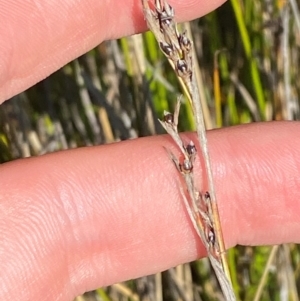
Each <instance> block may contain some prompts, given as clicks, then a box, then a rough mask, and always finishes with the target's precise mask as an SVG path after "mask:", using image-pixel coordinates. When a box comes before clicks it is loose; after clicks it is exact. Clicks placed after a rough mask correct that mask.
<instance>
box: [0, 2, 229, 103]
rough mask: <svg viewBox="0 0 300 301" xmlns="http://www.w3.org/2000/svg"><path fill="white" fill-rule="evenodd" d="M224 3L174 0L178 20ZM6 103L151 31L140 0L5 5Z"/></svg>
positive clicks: (1, 83)
mask: <svg viewBox="0 0 300 301" xmlns="http://www.w3.org/2000/svg"><path fill="white" fill-rule="evenodd" d="M223 2H224V1H222V0H214V1H207V0H202V1H199V0H184V1H183V0H170V4H171V5H173V6H174V8H175V10H176V18H177V20H178V21H183V20H185V21H186V20H191V19H194V18H197V17H200V16H202V15H204V14H206V13H208V12H209V11H211V10H213V9H215V8H217V7H218V6H219V5H221V4H222V3H223ZM0 7H1V9H0V19H1V24H2V26H0V35H1V42H0V66H1V68H0V103H1V102H3V101H4V100H6V99H8V98H9V97H12V96H13V95H16V94H17V93H19V92H22V91H24V90H25V89H27V88H29V87H30V86H32V85H33V84H35V83H37V82H38V81H40V80H42V79H44V78H45V77H46V76H48V75H49V74H51V73H53V72H54V71H56V70H57V69H59V68H61V66H63V65H64V64H66V63H68V62H70V61H71V60H73V59H75V58H76V57H78V56H80V55H82V54H84V53H85V52H87V51H88V50H90V49H92V48H94V47H95V46H97V45H98V44H99V43H100V42H101V41H103V40H105V39H113V38H118V37H121V36H124V35H130V34H133V33H136V32H141V31H142V30H145V29H146V24H145V21H144V18H143V15H142V9H141V8H142V6H141V1H140V0H126V1H125V0H124V1H119V0H85V1H79V0H68V1H63V2H61V1H58V0H48V1H39V0H27V1H24V0H14V1H7V0H0Z"/></svg>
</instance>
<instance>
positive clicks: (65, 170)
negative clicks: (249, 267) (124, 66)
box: [0, 122, 300, 300]
mask: <svg viewBox="0 0 300 301" xmlns="http://www.w3.org/2000/svg"><path fill="white" fill-rule="evenodd" d="M299 131H300V124H299V123H297V122H272V123H261V124H259V123H258V124H252V125H244V126H238V127H232V128H228V129H222V130H215V131H210V132H209V133H208V142H209V148H210V152H211V160H212V163H213V174H214V180H215V184H216V190H217V197H218V202H219V210H220V216H221V224H222V229H223V231H224V237H225V243H226V246H227V247H232V246H234V245H236V244H245V245H258V244H277V243H284V242H299V241H300V234H299V233H300V222H299V207H300V202H299V199H300V189H299V188H300V155H299V152H298V150H299V148H300V138H298V137H299V135H298V133H299ZM295 133H296V135H295ZM183 136H184V139H186V141H189V139H191V138H192V139H193V140H194V141H195V135H193V134H183ZM164 147H166V148H168V149H170V150H172V151H173V152H174V153H175V154H176V155H178V150H177V149H176V147H175V146H174V143H172V141H171V140H170V137H168V136H165V135H164V136H157V137H150V138H142V139H136V140H132V141H126V142H120V143H115V144H111V145H106V146H99V147H86V148H80V149H76V150H69V151H64V152H58V153H54V154H50V155H45V156H41V157H37V158H29V159H23V160H18V161H14V162H11V163H7V164H4V165H2V166H1V167H0V183H1V191H0V241H1V244H0V278H1V284H0V297H1V299H3V300H14V299H18V300H72V298H73V297H74V296H75V295H78V294H80V293H82V292H84V291H86V290H91V289H93V288H96V287H99V286H105V285H108V284H111V283H115V282H118V281H121V280H125V279H129V278H135V277H138V276H141V275H146V274H152V273H155V272H157V271H162V270H165V269H167V268H169V267H171V266H175V265H177V264H179V263H183V262H187V261H191V260H194V259H196V258H198V257H201V256H204V250H203V247H202V245H201V243H199V239H198V238H197V236H196V234H195V231H194V229H193V227H192V225H191V223H190V221H189V218H188V216H187V214H186V210H185V208H184V205H183V201H182V199H181V196H180V191H179V180H180V175H179V174H178V172H177V170H176V169H175V167H174V165H173V164H172V162H170V160H169V158H168V156H167V153H166V151H165V149H164ZM83 158H84V159H83ZM196 162H197V163H196V165H195V171H196V172H197V174H196V177H197V183H198V184H199V186H202V177H201V175H202V172H201V167H200V163H199V160H197V161H196Z"/></svg>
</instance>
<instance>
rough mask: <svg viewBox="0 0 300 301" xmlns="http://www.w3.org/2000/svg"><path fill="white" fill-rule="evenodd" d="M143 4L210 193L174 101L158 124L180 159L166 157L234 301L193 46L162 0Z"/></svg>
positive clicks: (227, 293) (223, 286) (224, 287)
mask: <svg viewBox="0 0 300 301" xmlns="http://www.w3.org/2000/svg"><path fill="white" fill-rule="evenodd" d="M142 4H143V9H144V15H145V19H146V21H147V24H148V27H149V28H150V30H151V31H152V32H153V33H154V35H155V37H156V39H157V41H158V43H159V47H160V49H161V51H162V52H163V53H164V54H165V56H166V57H167V58H168V60H169V61H170V62H171V65H172V67H173V69H174V71H175V73H176V75H177V77H178V78H179V79H180V81H181V82H182V83H183V84H184V87H185V90H186V91H187V93H188V95H189V99H190V101H191V104H192V108H193V111H194V119H195V123H196V129H197V135H198V139H199V142H200V148H201V153H202V156H203V159H204V163H205V171H206V176H207V179H208V187H209V192H206V193H205V194H203V192H200V191H199V190H198V189H197V188H196V185H195V181H194V173H193V165H194V161H195V158H196V152H197V151H196V147H195V144H194V142H193V141H190V142H189V143H188V144H186V143H185V142H184V141H182V139H181V137H180V135H179V134H178V129H177V126H178V116H179V110H180V103H181V101H180V99H179V100H178V101H177V105H176V108H175V112H174V115H173V114H171V113H169V112H165V114H164V119H163V121H161V124H162V126H163V127H164V128H165V130H166V131H167V133H168V134H169V135H170V136H171V137H172V138H173V140H174V142H175V143H176V144H177V146H178V147H179V149H180V151H181V153H182V155H183V159H182V158H180V159H178V158H177V157H176V156H175V155H174V154H172V153H170V152H169V156H170V159H171V160H172V161H173V163H174V164H175V166H176V167H177V169H178V171H179V172H180V173H181V175H182V176H183V178H184V181H185V184H186V189H187V191H185V190H184V189H181V193H182V197H183V200H184V203H185V206H186V208H187V211H188V214H189V216H190V219H191V221H192V223H193V225H194V228H195V230H196V231H197V233H198V235H199V237H200V238H201V240H202V242H203V244H204V246H205V247H206V250H207V253H208V257H209V259H210V262H211V264H212V266H213V268H214V270H215V273H216V276H217V278H218V280H219V283H220V286H221V289H222V291H223V294H224V296H225V298H226V300H229V301H233V300H236V298H235V295H234V293H233V288H232V284H231V280H230V273H229V269H228V264H227V259H226V253H225V246H224V240H223V235H222V229H221V225H220V219H219V213H218V207H217V201H216V193H215V187H214V182H213V174H212V168H211V163H210V157H209V151H208V145H207V137H206V130H205V123H204V118H203V110H202V106H201V102H200V96H199V91H198V86H197V80H196V76H195V71H194V67H193V55H192V53H193V52H192V49H193V45H192V42H191V41H190V40H189V38H188V37H187V35H186V32H183V33H179V32H178V29H177V25H176V23H175V22H174V10H173V8H172V7H171V6H170V5H169V4H168V3H167V2H166V1H165V0H156V1H155V6H154V7H153V8H150V6H149V3H148V0H142Z"/></svg>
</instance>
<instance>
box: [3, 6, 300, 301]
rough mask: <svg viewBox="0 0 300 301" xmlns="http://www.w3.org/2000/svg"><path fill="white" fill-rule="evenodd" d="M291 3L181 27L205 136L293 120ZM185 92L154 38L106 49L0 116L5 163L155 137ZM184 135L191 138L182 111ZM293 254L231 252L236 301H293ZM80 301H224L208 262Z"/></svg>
mask: <svg viewBox="0 0 300 301" xmlns="http://www.w3.org/2000/svg"><path fill="white" fill-rule="evenodd" d="M298 4H299V3H297V2H296V1H295V0H290V1H289V2H286V1H279V0H278V1H275V0H273V1H271V0H262V1H258V0H253V1H251V0H244V1H239V0H231V1H229V2H227V3H226V4H224V5H223V6H222V7H220V8H219V9H218V10H216V11H214V12H212V13H210V14H209V15H207V16H205V17H203V18H201V19H199V20H195V21H193V22H191V23H190V24H189V25H185V27H186V28H188V29H190V30H191V32H192V36H193V40H194V46H195V50H196V53H197V60H198V63H197V66H196V69H197V75H198V82H199V86H200V93H201V97H202V101H203V106H204V107H205V108H206V110H205V112H206V113H205V121H206V124H207V127H208V128H216V127H224V126H230V125H236V124H241V123H248V122H256V121H268V120H297V119H299V114H300V113H299V92H300V87H299V85H300V81H299V80H298V79H297V78H298V76H297V74H299V66H300V64H299V63H300V62H299V60H300V57H299V46H300V35H299V33H300V17H299V11H298ZM180 93H181V90H180V87H179V85H178V82H177V79H176V76H175V75H174V74H173V72H172V71H171V68H170V67H169V65H168V63H167V62H166V60H165V58H164V57H163V55H162V54H161V53H160V51H159V50H158V47H157V44H156V42H155V39H154V37H153V35H152V34H151V33H149V32H148V33H145V34H144V35H136V36H133V37H128V38H123V39H121V40H119V41H108V42H104V43H103V44H101V45H99V46H98V47H97V48H96V49H94V50H92V51H90V52H89V53H87V54H85V55H83V56H82V57H80V58H78V59H77V60H75V61H73V62H71V63H69V64H68V65H66V66H65V67H63V68H62V69H60V70H59V71H57V72H56V73H55V74H53V75H51V76H50V77H49V78H47V79H45V80H44V81H42V82H40V83H38V84H37V85H36V86H34V87H32V88H30V89H29V90H27V91H25V92H23V93H21V94H19V95H17V96H15V97H13V98H12V99H10V100H9V101H7V102H5V103H4V104H3V105H2V106H1V107H0V149H1V152H0V160H1V163H3V162H7V161H10V160H15V159H17V158H23V157H29V156H36V155H41V154H45V153H49V152H54V151H58V150H62V149H69V148H76V147H80V146H85V145H97V144H104V143H110V142H113V141H120V140H125V139H130V138H136V137H141V136H147V135H154V134H161V133H163V131H162V128H161V127H160V125H159V124H158V122H157V118H158V117H161V116H162V113H163V110H169V111H173V108H174V105H175V100H176V98H177V96H178V95H179V94H180ZM179 124H180V127H181V130H192V129H194V125H193V122H192V114H191V109H190V108H189V105H188V103H187V102H186V104H184V106H183V109H182V111H181V120H180V123H179ZM299 254H300V253H299V247H298V246H296V245H290V246H279V247H278V246H275V247H256V248H252V247H241V246H238V247H236V248H234V249H231V250H230V251H229V252H228V260H229V264H230V268H231V270H232V278H233V284H234V289H235V291H236V294H237V296H238V298H239V299H240V300H249V301H250V300H264V301H268V300H295V301H296V300H299V292H300V282H299V272H300V265H299V263H300V258H299ZM80 300H158V301H159V300H222V297H221V296H220V292H219V289H218V285H217V282H216V279H215V277H214V276H213V274H212V271H211V268H210V266H209V263H208V262H207V261H206V260H205V259H204V260H201V261H197V262H194V263H191V264H184V265H181V266H179V267H176V268H173V269H170V270H169V271H166V272H163V273H160V274H157V275H152V276H148V277H142V278H140V279H137V280H132V281H128V282H126V283H120V284H115V285H112V286H110V287H107V288H100V289H98V290H96V291H94V292H89V293H86V294H85V295H83V296H80V297H77V301H80Z"/></svg>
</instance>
